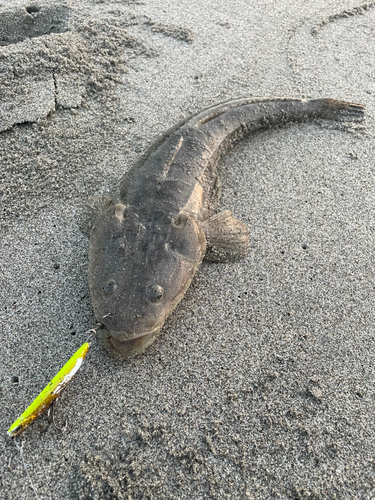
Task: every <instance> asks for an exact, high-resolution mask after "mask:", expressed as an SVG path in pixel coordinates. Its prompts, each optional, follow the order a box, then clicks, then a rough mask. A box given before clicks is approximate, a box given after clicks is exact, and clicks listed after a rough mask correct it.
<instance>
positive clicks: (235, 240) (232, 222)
mask: <svg viewBox="0 0 375 500" xmlns="http://www.w3.org/2000/svg"><path fill="white" fill-rule="evenodd" d="M202 228H203V232H204V234H205V236H206V240H207V251H206V255H205V259H206V260H210V261H213V262H226V261H230V260H237V259H241V258H242V257H244V256H245V255H246V254H247V253H248V252H249V250H250V235H249V229H248V227H247V226H245V224H243V223H242V222H241V221H239V220H237V219H236V218H235V217H233V215H232V213H231V212H230V211H229V210H224V211H223V212H220V213H219V214H216V215H213V216H212V217H210V218H209V219H207V220H206V221H205V222H204V223H203V224H202Z"/></svg>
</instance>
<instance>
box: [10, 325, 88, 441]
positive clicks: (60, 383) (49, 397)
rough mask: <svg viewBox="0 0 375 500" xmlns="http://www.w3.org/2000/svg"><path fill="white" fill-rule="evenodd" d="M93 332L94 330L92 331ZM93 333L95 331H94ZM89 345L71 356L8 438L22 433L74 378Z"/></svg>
mask: <svg viewBox="0 0 375 500" xmlns="http://www.w3.org/2000/svg"><path fill="white" fill-rule="evenodd" d="M93 330H94V329H93ZM94 331H95V330H94ZM90 345H91V343H90V342H85V343H84V344H83V345H82V346H81V347H80V348H79V349H78V351H77V352H76V353H75V354H73V356H72V357H71V358H70V359H69V361H68V362H67V363H66V364H65V365H64V366H63V367H62V368H61V370H60V371H59V373H58V374H57V375H56V376H55V377H54V378H53V379H52V380H51V382H50V383H49V384H48V385H47V387H45V388H44V389H43V390H42V392H41V393H40V394H39V396H38V397H37V398H36V399H34V401H33V402H32V403H31V405H30V406H29V407H28V408H27V410H25V411H24V412H23V413H22V415H21V416H20V417H19V418H18V419H17V420H16V421H15V422H14V423H13V424H12V425H11V426H10V428H9V429H8V435H9V436H16V435H17V434H19V433H20V432H22V431H23V430H24V429H25V428H26V427H27V426H28V425H29V424H31V422H32V421H33V420H35V419H36V417H37V416H38V415H39V414H40V413H42V411H43V410H45V409H46V408H47V407H48V406H49V405H50V404H51V403H52V401H53V400H54V399H56V398H57V396H58V395H59V393H60V392H61V391H62V390H63V389H64V387H65V386H66V384H67V383H68V382H69V381H70V380H71V379H72V378H73V377H74V374H75V373H76V372H77V371H78V370H79V368H80V366H81V365H82V362H83V360H84V358H85V356H86V354H87V351H88V350H89V347H90Z"/></svg>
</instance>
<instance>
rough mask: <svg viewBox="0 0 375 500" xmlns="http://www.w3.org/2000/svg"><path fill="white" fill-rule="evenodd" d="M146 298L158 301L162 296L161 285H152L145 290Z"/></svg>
mask: <svg viewBox="0 0 375 500" xmlns="http://www.w3.org/2000/svg"><path fill="white" fill-rule="evenodd" d="M147 298H148V300H150V301H151V302H159V301H160V300H161V299H162V298H163V287H161V286H160V285H152V286H150V288H149V289H148V290H147Z"/></svg>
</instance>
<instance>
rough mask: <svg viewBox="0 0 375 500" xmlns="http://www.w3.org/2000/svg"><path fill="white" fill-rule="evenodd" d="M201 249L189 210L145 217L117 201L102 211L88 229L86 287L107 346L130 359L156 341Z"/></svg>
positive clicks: (202, 243)
mask: <svg viewBox="0 0 375 500" xmlns="http://www.w3.org/2000/svg"><path fill="white" fill-rule="evenodd" d="M205 251H206V239H205V236H204V233H203V231H202V229H201V227H200V225H199V222H197V221H196V220H195V219H194V217H192V216H191V215H189V214H186V213H180V214H179V215H178V217H177V218H175V219H174V220H172V219H171V218H167V217H165V216H163V215H161V214H155V217H153V220H152V221H145V220H143V219H142V218H141V217H139V216H137V215H136V214H135V213H133V212H132V211H130V210H129V209H128V208H127V207H125V206H124V205H122V204H116V205H112V206H110V207H108V208H107V209H106V210H104V211H103V212H102V214H101V216H100V217H99V218H98V220H97V222H96V223H95V225H94V227H93V229H92V232H91V241H90V259H89V286H90V295H91V299H92V304H93V307H94V312H95V316H96V318H97V319H98V321H99V322H101V323H103V325H104V326H105V329H106V333H107V337H108V341H107V345H108V346H109V347H110V348H111V349H112V350H114V351H116V352H117V353H119V354H120V355H121V356H123V357H129V356H132V355H134V354H138V353H139V352H142V351H143V350H144V349H146V347H148V346H149V345H150V344H151V343H152V342H153V341H154V340H155V338H156V336H157V334H158V333H159V331H160V329H161V327H162V326H163V324H164V322H165V320H166V318H167V317H168V315H169V314H170V313H171V312H172V311H173V309H174V308H175V307H176V305H177V304H178V302H179V301H180V300H181V299H182V297H183V296H184V294H185V292H186V290H187V288H188V286H189V285H190V283H191V280H192V278H193V276H194V274H195V272H196V270H197V268H198V266H199V265H200V263H201V261H202V259H203V257H204V254H205Z"/></svg>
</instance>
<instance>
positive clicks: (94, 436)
mask: <svg viewBox="0 0 375 500" xmlns="http://www.w3.org/2000/svg"><path fill="white" fill-rule="evenodd" d="M0 2H1V4H0V130H2V132H1V133H0V157H1V158H0V159H1V181H0V195H1V207H0V208H1V212H0V224H1V261H0V266H1V271H0V273H1V274H0V276H1V288H0V294H1V329H0V332H1V341H0V356H1V367H0V380H1V386H0V398H1V413H0V429H1V433H0V453H1V460H0V497H1V498H2V499H15V498H17V499H18V498H22V499H32V498H40V499H71V500H73V499H86V500H88V499H95V500H96V499H138V498H139V499H164V498H165V499H191V498H194V499H206V498H213V499H224V498H229V499H246V498H248V499H271V498H272V499H309V500H311V499H315V500H318V499H319V500H322V499H371V498H375V480H374V477H375V470H374V469H375V454H374V451H375V447H374V442H375V439H374V431H373V429H374V425H375V418H374V414H375V412H374V402H375V401H374V397H375V393H374V366H373V359H374V323H375V314H374V311H375V309H374V305H373V299H374V290H375V274H374V272H375V271H374V266H373V248H374V246H375V241H374V240H375V216H374V213H375V212H374V206H375V175H374V155H373V149H374V148H373V141H374V139H373V134H374V120H373V115H374V105H375V102H374V95H375V79H374V70H373V68H374V65H375V51H374V26H375V8H374V6H375V3H374V2H367V3H366V2H363V3H361V4H358V3H356V2H355V1H342V2H334V1H332V0H331V1H328V2H327V1H323V0H314V1H309V2H300V1H297V0H293V1H287V0H280V1H278V2H272V1H270V2H267V1H264V2H257V1H256V0H230V1H229V2H228V1H224V0H216V1H213V0H208V1H206V2H201V1H198V0H180V1H179V2H175V1H170V0H159V1H157V2H156V1H154V2H153V1H151V0H145V1H144V2H143V1H131V0H127V1H126V0H123V1H120V0H118V1H116V0H91V1H90V0H75V1H73V0H72V1H70V2H65V3H64V2H55V1H53V2H52V1H49V2H47V1H45V3H39V2H33V3H30V4H27V3H26V2H25V1H19V0H16V1H15V0H0ZM25 6H26V7H27V10H25V9H23V7H25ZM39 7H41V8H40V9H39ZM22 9H23V10H22ZM239 96H287V97H294V96H296V97H302V96H305V97H321V96H324V97H334V98H341V99H346V100H352V101H354V102H360V103H364V104H366V106H367V121H366V124H365V129H364V130H363V129H361V128H360V127H357V128H356V127H352V128H351V129H349V130H346V131H345V130H342V129H340V128H339V127H338V126H336V125H335V124H324V123H316V124H304V125H291V126H289V127H287V128H284V129H278V130H273V131H267V132H263V133H259V134H257V135H256V136H254V137H252V138H250V139H249V140H245V141H243V142H242V143H241V144H239V145H238V146H236V148H235V149H233V150H232V152H231V153H230V154H229V155H228V156H227V157H226V159H225V160H224V161H223V162H222V163H221V166H222V173H223V175H222V181H223V187H224V196H223V200H222V207H223V208H229V209H231V210H232V211H233V213H234V214H235V215H236V216H237V217H239V218H240V219H241V220H242V221H244V222H246V223H247V224H248V225H249V227H250V229H251V234H252V248H251V252H250V254H249V256H248V257H247V258H246V259H245V260H243V261H240V262H237V263H232V264H220V265H219V264H211V265H209V264H204V265H202V267H201V268H200V270H199V272H198V274H197V276H196V279H195V280H194V282H193V285H192V286H191V288H190V289H189V291H188V293H187V295H186V297H185V298H184V300H183V301H182V302H181V304H180V305H179V306H178V308H177V309H176V311H175V313H174V314H173V315H172V317H170V319H169V320H168V321H167V324H166V325H165V327H164V329H163V333H162V335H161V337H160V338H159V340H158V341H157V342H156V343H155V344H154V345H153V346H152V347H151V348H149V349H148V350H147V351H146V352H145V353H144V354H143V355H141V356H139V357H136V358H134V359H131V360H130V361H119V360H116V359H114V358H112V357H110V356H109V355H108V353H107V352H106V351H105V350H104V349H103V346H102V345H101V343H100V341H99V340H98V341H96V342H94V343H93V347H92V348H91V350H90V352H89V354H88V356H87V358H86V361H85V364H84V366H83V367H82V369H81V370H80V371H79V372H78V374H77V375H76V376H75V378H74V380H73V382H72V383H71V384H70V385H69V387H68V388H67V389H66V390H65V391H64V392H63V393H62V395H61V397H60V398H59V400H58V402H57V403H56V404H55V405H54V410H53V415H54V419H53V420H52V416H51V414H50V415H49V416H48V415H47V412H46V413H45V414H43V415H42V416H41V417H39V418H38V419H37V420H36V421H35V422H34V424H33V425H32V426H31V427H29V428H28V429H27V430H26V431H25V432H24V433H23V434H22V435H20V436H19V437H17V438H16V442H17V443H18V446H19V447H21V445H22V455H23V459H24V463H23V461H22V458H21V453H20V451H19V450H17V448H16V446H15V443H14V441H13V440H12V439H10V438H8V437H7V435H6V430H7V429H8V427H9V426H10V425H11V423H12V422H13V421H14V420H15V419H16V418H17V417H18V416H19V415H20V413H21V412H22V411H23V410H24V408H25V407H26V406H27V405H28V404H29V403H30V402H31V401H32V400H33V399H34V398H35V397H36V395H37V394H38V393H39V391H40V390H41V389H42V388H43V387H44V386H45V385H46V384H47V382H48V381H49V380H50V379H51V378H52V376H54V375H55V374H56V373H57V371H58V369H59V368H60V367H61V366H62V365H63V363H65V361H66V360H67V359H68V358H69V357H70V356H71V355H72V354H73V352H74V351H75V350H76V349H77V348H78V347H79V346H80V345H81V344H82V343H83V342H84V341H85V340H86V337H87V336H86V335H85V334H84V332H85V331H86V330H87V329H88V328H90V327H91V326H92V325H93V324H94V323H95V319H94V316H93V312H92V309H91V304H90V298H89V293H88V285H87V263H88V239H87V237H86V236H85V235H84V234H83V233H82V232H81V230H80V224H81V225H82V221H83V220H84V218H83V213H84V205H85V203H86V202H87V200H88V199H89V198H90V197H91V196H93V195H95V194H98V193H102V192H107V191H111V190H114V189H116V188H117V186H118V183H119V180H120V178H121V176H122V175H123V174H124V172H125V171H126V170H127V169H129V168H130V167H131V165H132V164H133V163H134V161H135V160H136V159H137V158H138V157H139V155H140V154H141V153H142V152H143V151H144V150H145V148H146V147H147V145H149V144H150V143H151V142H152V141H153V140H154V139H155V138H156V137H157V136H158V135H159V134H161V133H162V132H163V131H165V130H166V129H167V128H169V127H170V126H172V125H173V124H175V123H176V122H177V121H179V120H180V119H181V118H183V117H185V116H187V115H189V114H191V113H192V112H196V111H199V110H200V109H202V108H203V107H206V106H208V105H210V104H213V103H216V102H219V101H221V100H225V99H229V98H234V97H239Z"/></svg>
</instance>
